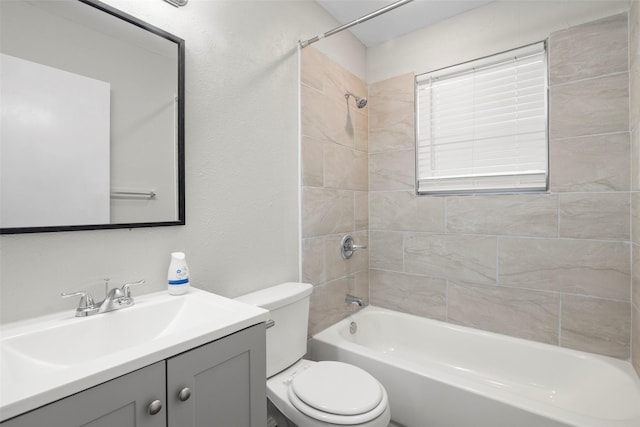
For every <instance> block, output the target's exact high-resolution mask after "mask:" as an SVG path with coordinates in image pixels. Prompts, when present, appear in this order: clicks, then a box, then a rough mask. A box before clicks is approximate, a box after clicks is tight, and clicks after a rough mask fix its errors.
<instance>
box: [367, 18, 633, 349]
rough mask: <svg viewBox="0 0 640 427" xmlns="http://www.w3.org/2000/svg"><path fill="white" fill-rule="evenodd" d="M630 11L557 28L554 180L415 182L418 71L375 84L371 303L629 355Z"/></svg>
mask: <svg viewBox="0 0 640 427" xmlns="http://www.w3.org/2000/svg"><path fill="white" fill-rule="evenodd" d="M636 14H637V12H636ZM636 17H637V15H636ZM636 21H637V20H636ZM627 23H628V17H627V14H622V15H616V16H613V17H610V18H605V19H602V20H599V21H596V22H593V23H588V24H584V25H580V26H577V27H573V28H570V29H567V30H564V31H559V32H556V33H554V34H552V35H551V36H550V38H549V62H550V118H549V122H550V192H549V193H546V194H516V195H480V196H455V197H454V196H449V197H428V196H423V197H418V196H416V195H415V191H414V157H415V154H414V124H413V109H414V106H413V103H414V99H413V75H403V76H398V77H396V78H392V79H389V80H385V81H382V82H378V83H374V84H372V85H371V86H370V107H369V114H370V116H369V190H370V193H369V221H370V224H369V227H370V228H369V241H370V260H369V262H370V272H369V278H370V298H371V303H372V304H374V305H378V306H383V307H389V308H393V309H397V310H400V311H405V312H409V313H413V314H417V315H421V316H425V317H431V318H435V319H440V320H445V321H448V322H452V323H457V324H462V325H467V326H471V327H475V328H480V329H484V330H490V331H495V332H499V333H503V334H507V335H512V336H517V337H522V338H527V339H531V340H535V341H541V342H545V343H551V344H556V345H560V346H563V347H570V348H575V349H580V350H585V351H589V352H594V353H601V354H605V355H610V356H614V357H619V358H623V359H627V358H629V357H630V352H631V349H630V342H631V339H630V337H631V292H630V290H631V288H630V283H631V221H630V218H631V215H630V213H631V194H632V192H631V182H630V176H631V171H630V168H631V165H630V161H629V159H630V149H631V148H630V147H631V145H630V132H629V130H630V125H629V116H630V115H629V61H628V52H629V50H628V44H629V43H628V40H629V33H628V31H627V28H628V25H627ZM634 25H637V22H636V24H634ZM636 28H637V27H636ZM636 32H637V29H636ZM636 38H637V37H636ZM635 43H637V40H636V41H635ZM636 70H637V69H636ZM636 105H637V102H636ZM635 117H637V114H636V116H635ZM636 123H637V122H636ZM635 137H636V148H637V145H638V144H637V133H636V136H635ZM636 175H637V173H636ZM636 181H637V179H636ZM636 184H637V182H636ZM634 188H635V189H637V186H636V187H634ZM633 195H634V198H633V200H634V207H635V208H636V209H635V212H636V213H635V215H634V218H635V220H634V221H635V223H637V222H638V220H637V216H638V215H637V209H638V193H637V192H634V193H633ZM634 241H635V243H636V245H635V247H638V245H637V243H638V237H637V234H636V235H635V240H634ZM637 258H638V257H637V256H636V259H637ZM636 289H637V286H636ZM637 295H638V292H637V290H636V292H635V301H636V308H635V310H636V311H635V313H636V314H637V308H638V306H640V304H639V303H638V297H637ZM636 319H637V316H636ZM637 324H638V321H637V320H636V325H637ZM636 329H637V327H636ZM637 335H638V333H637V332H636V336H637ZM636 346H637V340H636Z"/></svg>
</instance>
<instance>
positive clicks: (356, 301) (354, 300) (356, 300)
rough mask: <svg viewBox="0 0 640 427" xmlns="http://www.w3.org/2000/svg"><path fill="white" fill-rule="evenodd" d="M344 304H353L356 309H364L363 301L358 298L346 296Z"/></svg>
mask: <svg viewBox="0 0 640 427" xmlns="http://www.w3.org/2000/svg"><path fill="white" fill-rule="evenodd" d="M344 302H346V303H347V304H355V305H357V306H358V307H364V300H363V299H362V298H360V297H356V296H353V295H351V294H347V296H346V298H345V299H344Z"/></svg>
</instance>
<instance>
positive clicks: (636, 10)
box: [629, 0, 640, 375]
mask: <svg viewBox="0 0 640 427" xmlns="http://www.w3.org/2000/svg"><path fill="white" fill-rule="evenodd" d="M629 67H630V72H629V86H630V96H631V100H630V104H629V105H630V106H631V109H630V114H629V118H630V123H629V125H630V126H631V153H632V156H631V189H632V193H631V228H632V239H631V240H632V243H633V244H632V251H633V258H632V265H633V283H632V293H631V300H632V314H633V324H632V326H631V330H632V333H631V344H632V349H631V356H632V357H631V358H632V361H633V366H634V367H635V368H636V372H638V374H639V375H640V1H637V0H634V1H632V2H631V10H630V12H629Z"/></svg>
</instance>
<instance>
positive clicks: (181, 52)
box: [0, 0, 185, 234]
mask: <svg viewBox="0 0 640 427" xmlns="http://www.w3.org/2000/svg"><path fill="white" fill-rule="evenodd" d="M78 1H79V2H81V3H84V4H87V5H89V6H92V7H95V8H96V9H98V10H101V11H103V12H105V13H107V14H109V15H112V16H114V17H116V18H118V19H122V20H123V21H126V22H129V23H130V24H133V25H135V26H137V27H140V28H142V29H144V30H147V31H149V32H151V33H153V34H156V35H157V36H159V37H162V38H165V39H167V40H169V41H172V42H174V43H176V45H177V48H178V147H177V148H178V219H177V220H176V221H161V222H135V223H122V224H87V225H60V226H58V225H56V226H46V227H10V228H0V234H22V233H48V232H54V231H79V230H106V229H117V228H142V227H165V226H172V225H185V154H184V145H185V131H184V129H185V117H184V113H185V108H184V106H185V42H184V40H183V39H181V38H179V37H177V36H174V35H173V34H170V33H168V32H166V31H164V30H162V29H160V28H158V27H155V26H153V25H151V24H148V23H146V22H144V21H142V20H140V19H138V18H136V17H134V16H131V15H129V14H127V13H124V12H122V11H120V10H118V9H115V8H113V7H111V6H109V5H107V4H104V3H102V2H100V1H98V0H78Z"/></svg>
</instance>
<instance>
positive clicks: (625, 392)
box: [310, 307, 640, 427]
mask: <svg viewBox="0 0 640 427" xmlns="http://www.w3.org/2000/svg"><path fill="white" fill-rule="evenodd" d="M352 321H355V322H356V323H357V332H356V333H355V334H353V335H352V334H351V333H350V332H349V325H350V323H351V322H352ZM310 352H311V357H312V358H313V359H315V360H339V361H344V362H347V363H351V364H354V365H356V366H360V367H361V368H363V369H366V370H367V371H369V372H370V373H371V374H372V375H373V376H375V377H376V378H377V379H378V380H380V382H382V384H383V385H384V386H385V388H386V389H387V392H388V394H389V401H390V405H391V417H392V419H393V421H394V422H396V423H399V424H402V425H405V426H407V427H557V426H577V427H640V380H638V377H637V376H636V374H635V372H634V370H633V368H632V367H631V365H630V364H629V363H627V362H623V361H620V360H617V359H612V358H609V357H603V356H597V355H594V354H589V353H584V352H579V351H574V350H568V349H563V348H560V347H556V346H552V345H546V344H540V343H536V342H532V341H527V340H522V339H518V338H512V337H508V336H504V335H499V334H494V333H491V332H484V331H480V330H476V329H471V328H466V327H462V326H456V325H452V324H449V323H444V322H438V321H435V320H430V319H425V318H422V317H417V316H412V315H408V314H404V313H398V312H395V311H391V310H387V309H383V308H378V307H367V308H365V309H364V310H361V311H360V312H359V313H357V314H355V315H354V316H352V317H350V318H347V319H345V320H343V321H342V322H340V323H338V324H336V325H334V326H331V327H330V328H328V329H326V330H324V331H322V332H320V333H319V334H317V335H315V336H314V337H313V338H312V339H311V342H310Z"/></svg>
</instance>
